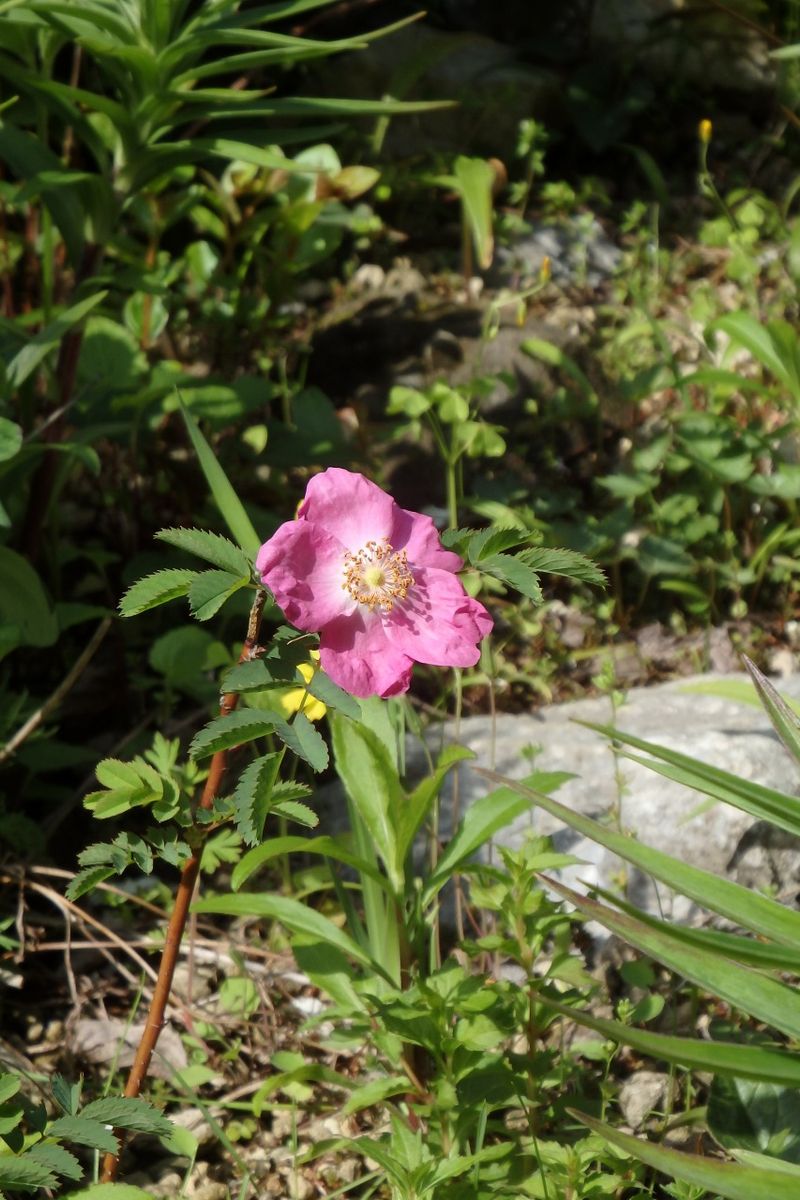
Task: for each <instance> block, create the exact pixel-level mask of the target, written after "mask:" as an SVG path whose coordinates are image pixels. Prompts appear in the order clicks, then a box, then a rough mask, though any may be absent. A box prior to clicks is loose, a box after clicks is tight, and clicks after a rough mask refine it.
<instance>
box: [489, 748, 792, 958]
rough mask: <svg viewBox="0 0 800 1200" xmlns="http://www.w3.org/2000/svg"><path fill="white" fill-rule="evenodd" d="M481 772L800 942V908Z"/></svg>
mask: <svg viewBox="0 0 800 1200" xmlns="http://www.w3.org/2000/svg"><path fill="white" fill-rule="evenodd" d="M475 770H476V772H477V774H479V775H483V776H484V777H485V778H487V779H489V780H490V781H491V782H493V783H502V784H503V785H504V786H505V787H507V788H511V789H512V790H514V791H520V792H521V794H522V795H524V796H526V797H527V798H528V802H529V803H530V804H532V805H537V806H538V807H539V808H543V809H544V811H545V812H547V813H550V815H551V816H553V817H555V818H556V819H557V820H559V821H563V822H564V824H565V825H566V826H567V827H568V828H570V829H575V830H576V831H577V832H578V833H580V834H583V836H584V837H587V838H589V839H590V840H591V841H593V842H595V843H596V844H597V845H599V846H605V847H606V849H607V850H611V851H612V852H613V853H614V854H618V855H619V856H620V858H623V859H625V860H626V861H627V862H630V863H633V865H634V866H636V867H639V868H640V869H641V870H642V871H644V872H645V874H647V875H652V876H653V877H654V878H656V879H660V880H661V881H662V882H664V883H666V884H667V885H668V886H669V887H671V888H672V889H673V890H674V891H676V892H678V893H679V894H680V895H682V896H688V897H689V899H691V900H695V901H696V902H697V903H698V904H702V905H704V906H705V907H706V908H709V909H710V910H711V911H712V912H716V913H719V914H720V916H723V917H727V918H728V919H729V920H731V921H734V922H735V923H736V924H737V925H740V926H741V927H742V928H743V929H751V930H752V931H753V932H754V933H758V934H761V935H762V936H763V937H767V938H770V939H771V940H773V941H775V942H781V943H783V944H784V945H786V946H791V947H793V948H794V947H796V946H798V945H800V913H797V912H795V911H793V910H792V909H789V908H787V907H786V905H783V904H779V903H778V902H777V901H775V900H771V899H770V898H769V897H767V896H762V895H761V894H760V893H758V892H753V891H751V890H750V889H749V888H745V887H742V886H741V885H740V884H738V883H734V882H733V881H732V880H730V879H723V878H721V877H720V876H718V875H714V874H713V873H712V872H711V871H703V870H701V869H700V868H699V867H692V866H690V865H689V864H688V863H684V862H681V861H680V859H677V858H672V857H671V856H670V855H669V854H664V853H663V851H661V850H654V849H653V848H652V847H651V846H646V845H645V844H644V843H643V842H640V841H638V840H637V839H636V838H630V837H626V836H625V835H624V834H620V833H617V832H615V830H613V829H611V828H610V827H609V826H607V825H603V824H601V823H600V822H598V821H593V820H592V819H591V818H590V817H585V816H583V815H582V814H581V813H578V812H576V811H575V810H574V809H572V808H569V807H568V806H566V805H564V804H560V803H559V802H558V801H557V800H554V799H553V798H552V796H546V795H544V794H543V793H542V792H537V791H535V790H533V789H531V788H529V787H527V786H526V785H525V784H524V783H517V782H516V781H514V780H512V779H506V777H505V776H503V775H499V774H498V773H497V772H496V771H487V770H485V769H484V768H482V767H480V768H475Z"/></svg>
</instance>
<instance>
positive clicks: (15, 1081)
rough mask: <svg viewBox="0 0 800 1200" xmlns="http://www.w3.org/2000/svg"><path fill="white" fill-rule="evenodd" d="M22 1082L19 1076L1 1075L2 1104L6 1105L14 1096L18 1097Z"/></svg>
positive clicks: (0, 1099)
mask: <svg viewBox="0 0 800 1200" xmlns="http://www.w3.org/2000/svg"><path fill="white" fill-rule="evenodd" d="M21 1083H22V1080H21V1079H20V1077H19V1076H18V1075H9V1074H3V1075H0V1104H5V1102H6V1100H10V1099H11V1097H12V1096H16V1094H17V1092H18V1091H19V1089H20V1085H21Z"/></svg>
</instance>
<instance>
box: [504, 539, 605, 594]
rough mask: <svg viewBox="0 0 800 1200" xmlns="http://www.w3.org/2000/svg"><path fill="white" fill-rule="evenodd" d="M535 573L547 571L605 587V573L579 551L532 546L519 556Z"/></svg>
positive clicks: (550, 573)
mask: <svg viewBox="0 0 800 1200" xmlns="http://www.w3.org/2000/svg"><path fill="white" fill-rule="evenodd" d="M518 557H519V558H520V559H521V560H522V561H523V562H524V563H525V564H526V565H527V566H529V567H532V568H533V569H534V571H545V572H546V573H547V574H548V575H566V576H567V578H569V579H579V580H580V581H581V582H582V583H597V584H599V585H600V586H601V587H605V585H606V583H607V580H606V577H605V573H604V572H603V571H602V570H601V569H600V567H598V565H597V563H594V562H592V560H591V559H590V558H587V557H586V556H585V555H584V554H579V553H578V552H577V550H560V549H556V548H553V547H547V546H532V547H531V548H530V549H528V550H523V551H522V552H521V554H519V556H518Z"/></svg>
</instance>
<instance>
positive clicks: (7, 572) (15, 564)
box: [0, 546, 58, 646]
mask: <svg viewBox="0 0 800 1200" xmlns="http://www.w3.org/2000/svg"><path fill="white" fill-rule="evenodd" d="M0 622H5V623H7V624H8V625H12V626H14V627H16V629H17V631H18V634H17V637H16V640H17V642H19V643H22V645H26V646H52V644H53V642H55V640H56V638H57V637H58V621H57V620H56V617H55V613H54V612H53V610H52V609H51V607H50V603H49V601H48V599H47V596H46V595H45V591H44V588H43V587H42V583H41V580H40V579H39V576H38V575H37V574H36V572H35V571H34V569H33V567H32V566H31V565H30V563H29V562H28V561H27V560H26V559H24V558H23V557H22V555H21V554H17V552H16V551H15V550H9V549H8V547H7V546H0Z"/></svg>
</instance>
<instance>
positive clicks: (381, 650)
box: [256, 467, 492, 696]
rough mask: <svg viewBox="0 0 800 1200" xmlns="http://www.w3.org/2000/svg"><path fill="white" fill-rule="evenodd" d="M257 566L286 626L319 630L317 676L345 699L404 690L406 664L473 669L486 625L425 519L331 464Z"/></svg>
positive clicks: (454, 561) (455, 561) (456, 562)
mask: <svg viewBox="0 0 800 1200" xmlns="http://www.w3.org/2000/svg"><path fill="white" fill-rule="evenodd" d="M256 567H257V569H258V571H259V573H260V575H261V578H262V581H263V583H264V584H265V586H266V587H268V588H269V589H270V591H271V592H272V593H273V595H274V596H275V601H276V603H277V604H279V605H280V607H281V608H282V609H283V611H284V613H285V614H286V617H287V619H288V620H289V621H291V623H292V624H293V625H295V626H296V627H297V628H298V629H302V630H303V631H304V632H306V633H316V632H319V635H320V662H321V665H322V667H323V669H324V670H325V671H326V672H327V673H328V675H330V677H331V679H333V680H334V682H335V683H338V684H339V685H340V686H341V687H343V688H345V689H346V690H347V691H348V692H351V693H352V694H353V695H354V696H374V695H378V696H394V695H396V694H397V693H398V692H405V691H406V690H407V689H408V685H409V683H410V682H411V670H412V667H413V665H414V663H415V662H422V663H430V664H431V665H433V666H438V667H472V666H474V665H475V663H476V662H477V661H478V658H479V657H480V650H479V648H478V643H479V642H480V640H481V638H483V637H485V636H486V634H487V633H488V632H489V630H490V629H491V628H492V618H491V617H490V616H489V614H488V612H487V611H486V609H485V608H484V607H483V605H482V604H479V603H478V601H477V600H472V599H470V597H469V596H468V595H467V594H466V592H465V591H464V588H463V587H462V585H461V583H460V581H459V580H458V579H457V578H456V571H458V570H459V568H460V567H461V559H460V558H459V557H458V555H457V554H453V553H451V552H450V551H449V550H445V549H444V547H443V546H442V544H441V542H440V541H439V535H438V533H437V532H436V527H435V526H434V524H433V521H432V520H431V519H430V517H424V516H422V515H421V514H420V513H414V512H409V511H408V510H407V509H405V508H400V507H399V506H398V505H397V504H395V502H394V500H393V499H392V498H391V496H388V495H387V494H386V492H384V491H381V489H380V488H379V487H378V486H377V485H376V484H374V483H371V482H370V481H369V480H368V479H365V478H364V476H363V475H358V474H355V473H354V472H352V471H344V470H342V469H341V468H339V467H329V468H328V470H327V471H323V472H322V474H321V475H315V476H314V478H313V479H312V480H311V481H310V483H309V485H308V488H307V490H306V495H305V499H304V500H303V503H302V504H301V505H300V508H299V509H298V512H297V520H295V521H287V522H286V523H285V524H284V525H281V527H280V528H279V529H278V530H277V531H276V532H275V533H274V534H273V536H272V537H271V538H270V539H269V541H268V542H265V544H264V545H263V546H262V547H261V549H260V550H259V552H258V557H257V559H256Z"/></svg>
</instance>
